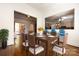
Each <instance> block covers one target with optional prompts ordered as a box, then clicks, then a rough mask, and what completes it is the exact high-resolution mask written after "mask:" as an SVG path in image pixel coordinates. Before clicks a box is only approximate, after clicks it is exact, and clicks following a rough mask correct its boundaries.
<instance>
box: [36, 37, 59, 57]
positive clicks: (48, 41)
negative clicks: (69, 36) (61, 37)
mask: <svg viewBox="0 0 79 59" xmlns="http://www.w3.org/2000/svg"><path fill="white" fill-rule="evenodd" d="M36 41H38V44H39V42H40V41H41V42H43V43H45V46H46V48H45V55H46V56H50V55H51V51H52V46H53V45H54V44H55V43H56V42H58V36H53V35H36ZM52 52H53V51H52Z"/></svg>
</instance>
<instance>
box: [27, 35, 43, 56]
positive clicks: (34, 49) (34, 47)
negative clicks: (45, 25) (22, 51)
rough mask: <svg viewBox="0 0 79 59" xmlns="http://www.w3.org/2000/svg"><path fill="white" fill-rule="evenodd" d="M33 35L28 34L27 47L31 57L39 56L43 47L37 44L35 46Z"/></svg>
mask: <svg viewBox="0 0 79 59" xmlns="http://www.w3.org/2000/svg"><path fill="white" fill-rule="evenodd" d="M35 39H36V38H35V35H34V34H28V42H29V43H28V45H29V52H30V53H31V54H32V55H39V54H40V53H42V52H44V47H42V46H41V45H39V44H36V41H35Z"/></svg>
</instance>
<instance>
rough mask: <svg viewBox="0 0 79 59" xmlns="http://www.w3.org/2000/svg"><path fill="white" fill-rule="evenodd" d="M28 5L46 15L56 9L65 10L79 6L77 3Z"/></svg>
mask: <svg viewBox="0 0 79 59" xmlns="http://www.w3.org/2000/svg"><path fill="white" fill-rule="evenodd" d="M27 5H29V6H31V7H33V8H35V9H36V10H38V11H39V12H41V13H46V12H47V11H48V10H52V11H53V10H55V8H58V9H59V8H63V7H69V6H74V5H78V4H77V3H27Z"/></svg>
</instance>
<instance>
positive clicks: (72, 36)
mask: <svg viewBox="0 0 79 59" xmlns="http://www.w3.org/2000/svg"><path fill="white" fill-rule="evenodd" d="M73 8H74V9H75V19H74V22H75V23H74V27H75V28H74V30H66V32H68V41H67V43H68V44H70V45H73V46H77V47H79V5H77V4H56V5H54V6H53V7H51V8H50V7H49V9H48V11H47V12H46V14H44V17H48V16H51V15H55V14H57V13H61V12H64V11H67V10H71V9H73Z"/></svg>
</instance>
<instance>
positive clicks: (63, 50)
mask: <svg viewBox="0 0 79 59" xmlns="http://www.w3.org/2000/svg"><path fill="white" fill-rule="evenodd" d="M66 44H67V35H65V36H64V38H63V42H62V44H59V45H58V44H55V45H54V46H53V51H54V52H56V54H60V55H62V56H63V55H64V54H65V53H66Z"/></svg>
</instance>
